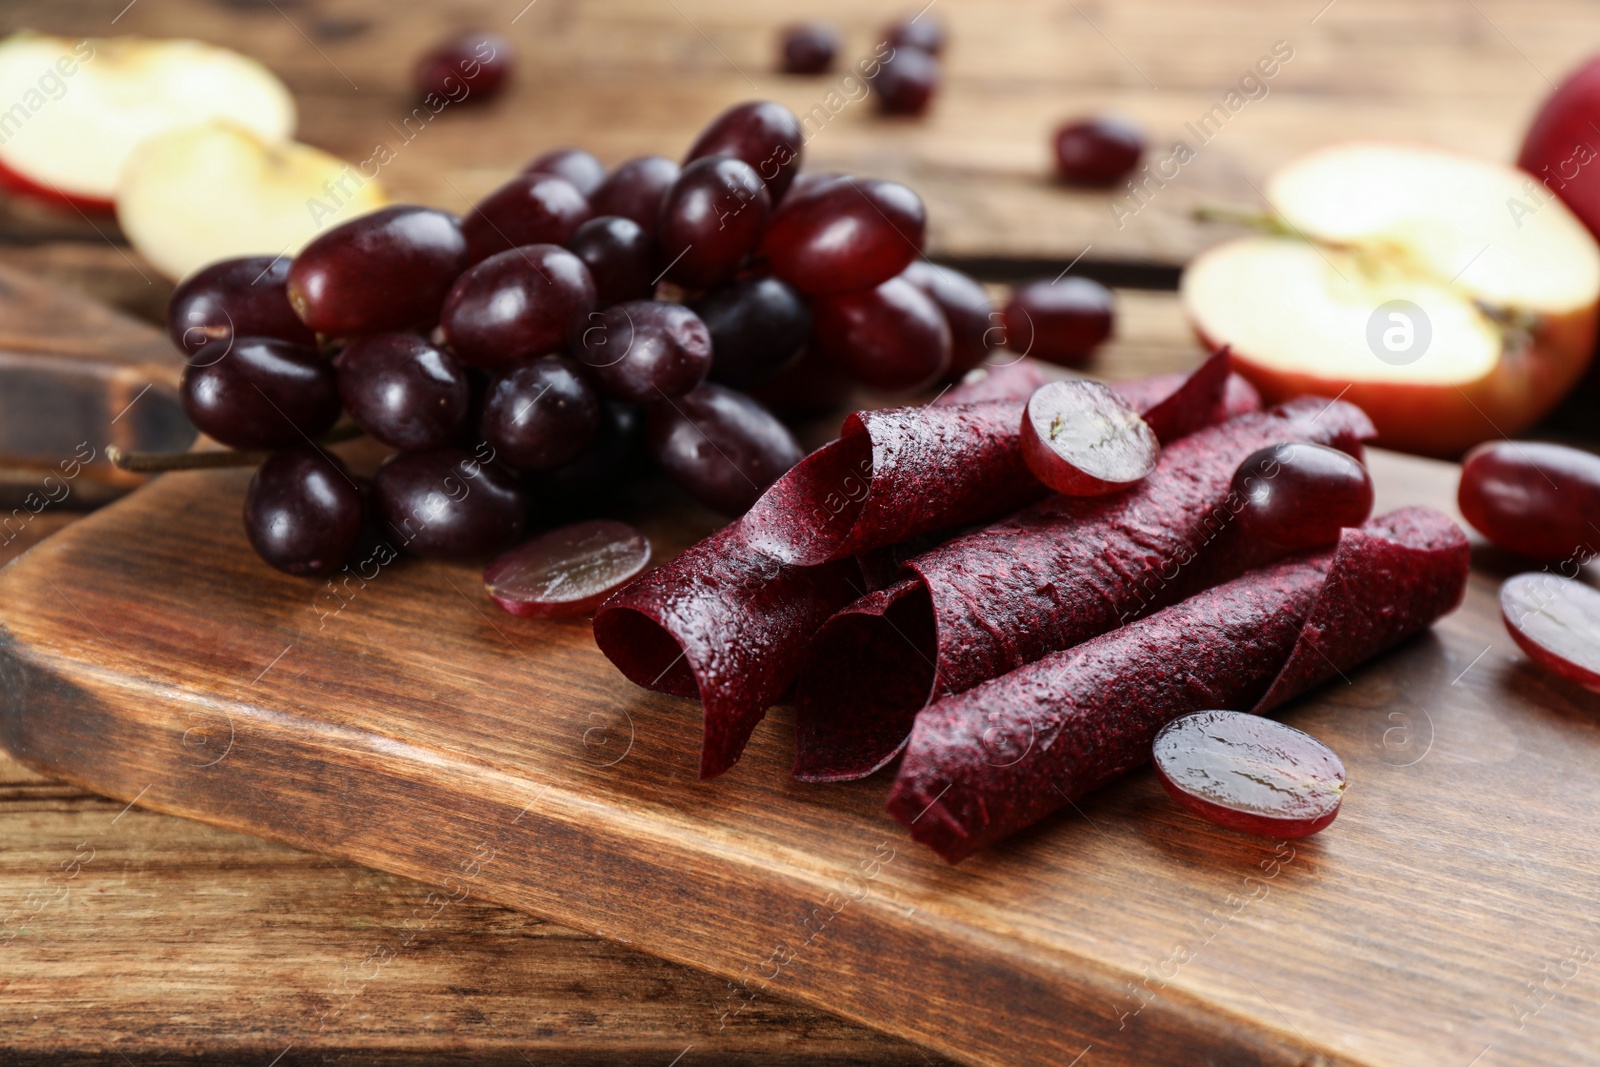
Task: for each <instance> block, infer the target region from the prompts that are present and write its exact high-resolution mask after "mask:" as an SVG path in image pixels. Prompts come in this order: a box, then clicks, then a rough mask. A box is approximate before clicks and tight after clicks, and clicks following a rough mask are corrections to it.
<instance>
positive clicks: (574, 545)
mask: <svg viewBox="0 0 1600 1067" xmlns="http://www.w3.org/2000/svg"><path fill="white" fill-rule="evenodd" d="M649 563H650V539H649V538H648V537H646V536H645V535H644V534H642V533H640V532H639V531H638V530H636V529H634V528H633V527H632V526H629V525H628V524H627V523H625V522H617V521H615V520H614V519H591V520H590V521H588V522H580V523H575V524H573V525H571V526H563V527H561V528H560V529H557V530H551V531H549V532H548V533H544V534H540V535H539V536H538V537H535V538H533V539H532V540H531V541H527V542H525V543H523V544H520V545H518V546H517V547H516V548H513V549H511V550H510V551H508V552H505V553H504V554H502V555H500V556H498V557H496V559H495V561H494V562H493V563H491V564H489V566H488V567H486V568H484V572H483V584H484V588H485V589H487V590H488V593H489V597H490V599H492V600H493V601H494V602H495V603H496V604H499V605H500V606H501V607H502V608H504V609H505V610H506V611H509V612H510V613H511V614H513V615H521V616H527V617H533V618H555V617H558V616H564V615H587V614H588V613H589V612H591V611H593V610H594V609H595V608H597V607H599V606H600V604H601V603H602V602H603V601H604V600H605V599H606V597H608V596H610V595H611V594H612V593H614V592H616V591H617V590H618V589H620V588H621V587H622V586H623V585H625V584H627V583H628V582H629V581H631V580H632V579H633V578H634V577H635V576H636V575H638V574H639V573H640V572H641V571H643V570H644V569H645V567H646V566H648V565H649Z"/></svg>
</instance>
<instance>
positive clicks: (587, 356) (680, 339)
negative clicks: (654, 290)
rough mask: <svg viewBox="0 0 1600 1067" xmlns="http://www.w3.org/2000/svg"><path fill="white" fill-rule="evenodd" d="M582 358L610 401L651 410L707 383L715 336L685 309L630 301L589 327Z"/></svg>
mask: <svg viewBox="0 0 1600 1067" xmlns="http://www.w3.org/2000/svg"><path fill="white" fill-rule="evenodd" d="M578 358H579V359H580V360H582V362H583V364H584V366H585V367H587V368H588V370H589V374H590V376H591V377H592V378H594V380H595V382H596V383H597V384H598V385H599V386H600V389H601V390H602V391H603V392H605V394H606V395H607V396H610V397H613V398H614V399H617V400H625V401H627V402H629V403H632V404H650V403H654V402H656V401H659V400H664V399H667V398H670V397H675V396H682V395H683V394H684V393H687V392H688V391H689V390H691V389H693V388H694V387H695V386H697V385H699V384H700V383H701V382H703V381H705V377H706V372H707V371H709V370H710V369H711V331H710V330H708V329H706V324H705V323H704V322H702V321H701V320H700V316H699V315H696V314H695V313H694V312H693V311H692V310H690V309H689V308H687V307H684V306H683V305H682V304H670V303H667V302H666V301H662V300H630V301H628V302H627V303H625V304H618V305H617V306H615V307H612V308H607V309H606V310H605V311H603V312H601V313H600V314H599V316H598V318H596V319H593V320H592V321H591V323H590V325H589V326H588V327H587V328H586V329H585V330H584V331H583V347H582V348H581V349H580V350H579V357H578Z"/></svg>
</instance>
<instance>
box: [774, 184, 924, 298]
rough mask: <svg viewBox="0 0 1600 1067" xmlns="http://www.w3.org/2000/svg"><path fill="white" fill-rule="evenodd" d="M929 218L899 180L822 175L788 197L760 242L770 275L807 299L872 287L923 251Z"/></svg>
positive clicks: (917, 199)
mask: <svg viewBox="0 0 1600 1067" xmlns="http://www.w3.org/2000/svg"><path fill="white" fill-rule="evenodd" d="M927 221H928V213H927V209H926V208H925V207H924V206H923V204H922V198H921V197H920V196H918V195H917V194H916V193H915V192H913V191H912V190H910V189H908V188H907V187H906V186H904V185H901V184H900V183H899V182H891V181H882V180H880V179H876V178H860V179H857V178H846V177H839V178H831V179H830V178H820V179H816V180H814V181H808V182H807V183H806V186H805V188H804V190H803V191H802V192H799V193H795V194H792V195H790V197H789V198H788V199H787V200H785V201H784V203H783V206H782V207H781V208H779V209H778V211H777V213H776V214H775V215H774V216H773V219H772V225H771V226H769V227H768V229H767V235H766V237H765V239H764V240H763V241H762V243H761V253H762V255H764V256H766V258H767V261H768V263H769V264H770V265H771V267H772V272H773V273H774V274H776V275H777V276H778V277H780V278H782V279H783V280H784V281H786V282H788V283H789V284H790V285H792V286H794V287H795V288H796V289H798V290H800V292H802V293H804V294H806V295H807V296H817V295H821V294H826V293H848V292H857V291H860V290H863V289H871V288H872V287H873V286H875V285H878V284H879V283H881V282H886V281H888V280H889V279H890V278H893V277H894V276H895V275H896V274H899V273H900V272H901V271H903V270H905V269H906V267H907V266H908V265H909V264H910V263H911V261H912V260H913V259H916V258H917V256H918V255H920V254H921V251H922V239H923V232H924V230H925V229H926V227H927Z"/></svg>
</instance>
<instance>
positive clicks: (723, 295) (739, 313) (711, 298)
mask: <svg viewBox="0 0 1600 1067" xmlns="http://www.w3.org/2000/svg"><path fill="white" fill-rule="evenodd" d="M689 306H690V307H692V308H694V311H695V314H697V315H699V316H700V318H701V320H702V321H703V322H704V323H705V324H706V329H707V330H709V331H711V374H710V377H711V380H712V381H714V382H719V383H721V384H722V385H726V386H729V387H730V388H733V389H750V388H752V387H754V386H756V385H759V384H761V383H762V382H764V381H767V380H768V379H770V378H771V377H772V376H773V375H774V374H776V373H778V372H779V371H780V370H782V369H783V368H784V367H786V366H788V365H789V364H790V363H792V362H793V361H794V360H795V359H797V358H798V357H799V355H800V350H801V349H802V348H804V347H805V343H806V338H807V337H808V336H809V335H810V333H811V309H810V308H809V307H808V306H807V305H806V302H805V299H804V298H803V297H802V296H801V295H800V294H799V293H797V292H796V291H795V290H794V288H793V287H792V286H790V285H788V284H786V283H784V282H781V281H779V280H778V279H777V278H741V279H738V280H735V281H731V282H728V283H727V284H726V285H722V286H719V287H718V288H716V289H713V290H711V291H710V292H709V293H707V294H705V295H704V296H702V297H701V298H700V299H699V300H696V301H694V303H692V304H690V305H689Z"/></svg>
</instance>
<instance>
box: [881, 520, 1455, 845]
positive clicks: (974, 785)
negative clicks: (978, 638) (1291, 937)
mask: <svg viewBox="0 0 1600 1067" xmlns="http://www.w3.org/2000/svg"><path fill="white" fill-rule="evenodd" d="M1469 563H1470V559H1469V552H1468V544H1467V539H1466V536H1465V535H1464V534H1463V533H1462V532H1461V529H1460V528H1459V527H1458V526H1456V524H1455V523H1454V522H1452V521H1451V520H1450V519H1448V518H1446V517H1445V516H1444V515H1441V514H1440V513H1438V512H1436V511H1433V510H1431V509H1428V508H1404V509H1401V510H1399V511H1394V512H1390V513H1389V514H1387V515H1384V516H1381V517H1379V518H1377V519H1373V520H1371V521H1370V522H1368V523H1367V524H1366V525H1365V526H1364V527H1361V528H1360V529H1347V530H1345V531H1344V532H1343V534H1342V536H1341V537H1340V540H1339V543H1338V545H1337V546H1336V547H1335V548H1333V549H1328V550H1323V551H1320V552H1313V553H1307V554H1301V555H1298V556H1294V557H1291V558H1289V559H1286V560H1283V561H1281V562H1278V563H1275V564H1271V565H1269V566H1267V567H1264V568H1261V569H1258V570H1253V571H1250V572H1249V573H1247V574H1245V575H1243V576H1241V577H1239V578H1236V579H1234V580H1233V581H1231V582H1227V583H1225V584H1223V585H1219V586H1216V587H1214V588H1212V589H1209V590H1206V591H1205V592H1202V593H1199V594H1196V595H1195V596H1193V597H1191V598H1189V599H1188V600H1185V601H1183V602H1181V603H1179V604H1176V605H1173V606H1172V607H1168V608H1165V609H1163V610H1162V611H1159V612H1157V613H1155V614H1154V615H1150V616H1147V617H1145V618H1143V619H1140V620H1138V621H1137V622H1134V623H1131V624H1129V625H1128V626H1126V627H1123V628H1122V629H1120V630H1113V631H1111V632H1110V633H1107V634H1105V635H1103V636H1101V637H1097V638H1095V639H1093V640H1090V641H1086V642H1085V643H1083V644H1081V645H1078V646H1077V647H1076V648H1072V649H1069V650H1067V651H1064V652H1058V653H1055V654H1053V655H1050V656H1046V657H1045V658H1044V659H1041V660H1038V661H1037V662H1035V663H1031V664H1029V665H1027V666H1025V667H1021V668H1019V669H1017V670H1015V671H1012V672H1010V673H1008V674H1005V675H1002V676H1001V677H999V678H996V679H994V680H992V681H989V682H986V683H984V684H983V685H980V686H977V687H975V688H973V689H969V690H967V691H966V692H964V693H961V694H958V695H956V696H952V697H947V698H945V699H943V700H941V701H939V702H937V703H935V704H933V705H931V706H929V707H928V708H927V709H926V710H924V711H923V712H922V713H921V714H920V715H919V716H918V717H917V722H916V728H915V730H914V731H913V732H912V736H911V742H910V745H909V746H908V748H907V751H906V757H905V760H904V762H903V763H902V764H901V767H900V771H899V775H898V776H897V778H896V779H895V784H894V788H893V790H892V791H891V792H890V795H889V812H890V814H891V815H893V816H894V817H895V819H897V820H898V821H899V822H900V823H901V824H902V825H905V826H906V827H908V828H909V829H910V831H911V836H912V837H913V838H914V839H915V840H917V841H920V842H921V843H923V844H925V845H927V846H929V847H930V848H932V849H933V850H934V851H936V852H938V853H939V855H941V856H943V857H944V858H945V859H946V860H948V861H949V862H951V863H956V862H959V861H960V860H962V859H964V858H965V857H967V856H969V855H971V854H972V853H973V852H976V851H978V850H979V849H982V848H986V847H988V846H989V845H992V844H994V843H995V842H996V841H999V840H1000V839H1001V838H1004V837H1006V836H1008V835H1010V834H1013V833H1016V832H1017V831H1018V830H1021V829H1023V828H1024V827H1027V826H1030V825H1032V824H1033V823H1035V822H1038V821H1039V820H1040V819H1043V818H1045V817H1047V816H1048V815H1050V814H1052V813H1053V812H1055V811H1058V810H1060V809H1061V808H1064V807H1066V806H1068V805H1069V804H1073V803H1076V801H1077V800H1078V799H1079V798H1081V797H1082V796H1083V795H1084V794H1086V793H1088V792H1090V791H1091V790H1093V789H1096V788H1098V787H1100V786H1101V785H1103V784H1105V783H1106V782H1109V781H1111V780H1112V779H1114V778H1116V777H1118V776H1119V775H1122V774H1124V773H1126V772H1128V771H1130V770H1132V769H1134V768H1136V767H1138V766H1141V765H1142V764H1144V763H1145V762H1146V761H1148V760H1149V758H1150V745H1151V743H1152V741H1153V740H1154V738H1155V735H1156V733H1157V732H1158V731H1159V730H1160V729H1161V727H1162V726H1164V725H1165V724H1166V723H1168V722H1170V721H1172V720H1173V719H1175V718H1178V717H1179V716H1181V715H1186V714H1188V713H1190V712H1194V711H1204V710H1212V709H1248V708H1254V709H1255V710H1256V711H1258V712H1260V711H1263V710H1265V709H1266V708H1268V707H1271V706H1274V705H1275V704H1277V703H1280V702H1281V701H1283V700H1286V699H1288V698H1289V697H1290V696H1292V695H1294V694H1297V693H1300V692H1304V691H1305V690H1306V689H1308V688H1310V687H1311V686H1313V685H1316V684H1317V683H1319V682H1321V681H1325V680H1326V679H1328V678H1330V677H1332V676H1334V675H1335V674H1338V673H1342V672H1345V671H1350V670H1353V669H1354V668H1355V667H1356V666H1358V665H1359V664H1361V663H1362V662H1364V661H1365V660H1367V659H1369V658H1370V657H1372V656H1374V655H1376V654H1377V653H1379V652H1382V651H1384V650H1385V649H1387V648H1390V647H1392V646H1394V645H1396V644H1398V643H1399V642H1400V641H1403V640H1404V639H1406V638H1407V637H1409V636H1411V635H1413V634H1415V633H1418V632H1420V631H1422V630H1423V629H1426V628H1427V627H1428V625H1429V624H1431V623H1432V622H1433V621H1434V620H1435V619H1437V618H1438V617H1439V616H1441V615H1443V614H1446V613H1447V612H1449V611H1452V610H1454V609H1455V608H1456V607H1457V606H1459V605H1460V603H1461V598H1462V596H1463V595H1464V593H1465V591H1466V582H1467V570H1468V566H1469ZM1324 657H1325V658H1324ZM1312 661H1315V663H1314V664H1313V662H1312Z"/></svg>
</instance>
